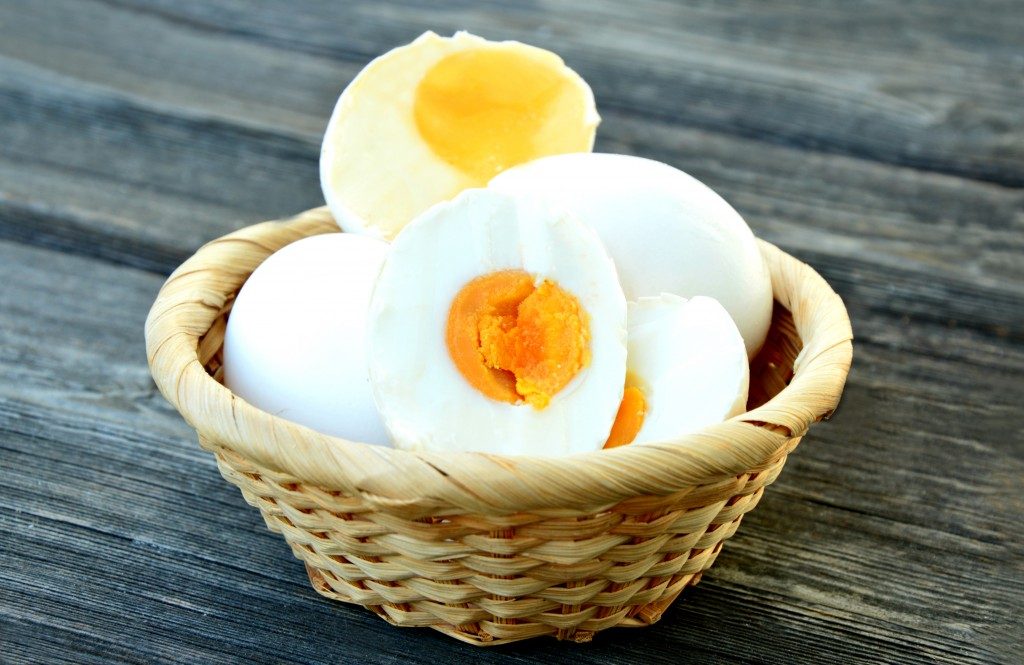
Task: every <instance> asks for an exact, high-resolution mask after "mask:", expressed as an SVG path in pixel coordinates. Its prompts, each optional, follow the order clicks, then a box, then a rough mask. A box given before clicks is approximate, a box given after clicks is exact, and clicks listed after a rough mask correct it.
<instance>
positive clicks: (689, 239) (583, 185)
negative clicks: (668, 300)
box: [488, 153, 772, 357]
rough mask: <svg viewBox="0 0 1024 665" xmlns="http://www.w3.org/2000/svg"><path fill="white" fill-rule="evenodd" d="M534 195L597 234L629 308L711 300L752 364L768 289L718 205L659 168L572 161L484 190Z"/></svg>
mask: <svg viewBox="0 0 1024 665" xmlns="http://www.w3.org/2000/svg"><path fill="white" fill-rule="evenodd" d="M488 188H489V189H494V190H497V191H501V192H506V193H509V194H518V195H528V196H539V197H543V198H544V199H545V200H548V201H550V202H552V203H553V204H555V205H558V206H559V207H562V208H564V209H566V210H569V211H570V212H573V213H575V214H576V215H578V216H579V218H580V219H581V220H582V221H583V222H584V223H585V224H587V225H588V226H590V227H591V228H593V229H594V230H596V231H597V233H598V235H600V236H601V240H602V241H604V243H605V246H606V247H607V248H608V251H609V253H610V254H611V256H612V258H613V259H614V261H615V265H616V267H617V268H618V271H619V278H620V280H621V282H622V289H623V291H624V292H625V294H626V298H627V299H629V300H635V299H637V298H640V297H644V296H657V295H659V294H661V293H674V294H676V295H679V296H683V297H686V298H689V297H693V296H698V295H705V296H710V297H712V298H715V299H716V300H718V301H719V302H720V303H721V304H722V305H723V306H724V307H725V309H726V310H727V311H728V312H729V314H730V315H731V316H732V317H733V320H734V321H735V322H736V325H737V327H738V328H739V329H740V333H741V334H742V335H743V339H744V342H745V345H746V349H747V354H748V356H749V357H753V356H754V354H755V353H756V352H757V351H758V349H760V348H761V345H762V344H763V343H764V339H765V335H766V334H767V332H768V326H769V324H770V323H771V313H772V285H771V278H770V276H769V274H768V270H767V267H766V266H765V263H764V260H763V259H762V257H761V253H760V251H759V249H758V246H757V242H756V240H755V238H754V235H753V233H751V231H750V228H749V227H748V226H747V224H746V222H744V221H743V218H742V217H740V215H739V214H738V213H737V212H736V211H735V210H734V209H733V208H732V206H730V205H729V204H728V203H726V202H725V200H724V199H722V197H720V196H719V195H718V194H716V193H715V192H713V191H712V190H711V189H709V188H708V187H707V186H706V185H704V184H703V183H701V182H700V181H698V180H696V179H695V178H693V177H691V176H689V175H687V174H686V173H683V172H682V171H680V170H678V169H675V168H673V167H671V166H669V165H667V164H663V163H661V162H656V161H653V160H649V159H643V158H640V157H632V156H628V155H611V154H601V153H576V154H566V155H554V156H551V157H543V158H541V159H537V160H534V161H532V162H527V163H526V164H521V165H519V166H516V167H513V168H511V169H509V170H507V171H505V172H503V173H499V174H498V175H497V176H495V177H494V179H492V180H491V182H490V183H489V184H488Z"/></svg>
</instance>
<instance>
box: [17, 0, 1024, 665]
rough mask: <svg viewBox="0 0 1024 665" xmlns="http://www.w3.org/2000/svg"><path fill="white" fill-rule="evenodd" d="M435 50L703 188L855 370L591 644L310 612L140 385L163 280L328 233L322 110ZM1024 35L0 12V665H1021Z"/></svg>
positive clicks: (860, 20) (504, 11)
mask: <svg viewBox="0 0 1024 665" xmlns="http://www.w3.org/2000/svg"><path fill="white" fill-rule="evenodd" d="M460 27H466V28H469V29H472V30H475V31H478V32H481V33H483V34H485V35H487V36H490V37H498V38H500V37H512V38H519V39H524V40H526V41H530V42H533V43H538V44H540V45H544V46H548V47H549V48H552V49H553V50H555V51H557V52H559V53H561V54H563V55H564V56H565V57H566V58H567V60H568V61H569V62H570V64H572V65H573V66H574V67H576V68H577V69H578V70H580V71H581V72H582V73H583V74H584V75H585V76H586V77H587V78H588V80H590V82H591V83H592V85H593V86H594V88H595V92H596V93H597V97H598V102H599V105H600V106H601V108H602V113H603V115H604V118H605V122H604V124H603V126H602V128H601V132H600V134H601V136H600V139H599V144H598V147H599V149H602V150H610V151H618V152H630V153H637V154H642V155H645V156H650V157H655V158H658V159H662V160H664V161H667V162H669V163H673V164H675V165H677V166H680V167H681V168H683V169H685V170H687V171H689V172H691V173H693V174H694V175H696V176H697V177H699V178H701V179H702V180H705V181H706V182H708V183H709V184H710V185H711V186H713V187H714V188H715V189H716V190H718V191H720V192H721V193H723V195H725V196H726V198H728V199H729V200H730V201H731V202H733V204H734V205H736V207H737V208H738V209H739V210H740V211H741V212H742V213H743V214H744V216H745V217H746V218H747V219H748V221H749V222H750V223H751V225H752V226H753V227H754V228H755V230H756V231H757V232H758V234H759V235H761V236H763V237H765V238H767V239H769V240H772V241H773V242H776V243H778V244H780V245H782V246H783V247H784V248H785V249H787V250H788V251H792V252H794V253H795V254H797V255H798V256H800V257H802V258H805V259H807V260H809V261H810V262H811V263H812V264H813V265H814V266H815V267H817V268H818V269H819V270H820V271H821V272H822V273H823V274H824V275H825V276H826V277H827V278H828V279H829V281H830V282H831V283H832V284H833V285H835V286H836V288H837V289H838V290H839V291H840V293H841V294H842V295H843V296H844V298H845V299H846V301H847V303H848V305H849V307H850V312H851V316H852V318H853V321H854V328H855V333H856V335H857V343H856V359H855V364H854V368H853V372H852V373H851V376H850V382H849V385H848V388H847V391H846V394H845V396H844V402H843V405H842V407H841V409H840V411H839V413H838V414H837V416H836V417H835V419H834V420H833V421H832V422H830V423H826V424H823V425H821V426H819V427H816V428H815V429H814V431H813V433H812V435H811V436H810V437H809V438H808V440H807V441H806V442H805V443H804V444H803V445H802V447H801V448H800V449H799V450H798V452H797V454H795V455H794V456H792V457H791V459H790V461H789V463H788V465H787V469H786V470H785V473H784V474H783V475H782V477H781V478H780V480H779V481H778V482H777V483H776V484H775V485H774V486H773V487H772V488H771V489H770V490H769V492H768V493H767V495H766V497H765V499H764V501H763V502H762V504H761V506H760V507H759V509H758V510H757V511H755V512H754V513H753V514H751V515H750V516H749V517H748V519H747V520H746V521H745V522H744V525H743V528H741V529H740V532H739V534H738V536H737V537H736V538H734V539H733V540H731V541H730V542H729V544H728V545H727V546H726V549H725V551H724V553H723V554H722V556H721V557H719V559H718V561H717V563H716V566H715V568H713V569H712V571H711V573H710V574H709V575H708V576H707V577H706V578H705V580H704V582H702V584H701V585H700V586H699V587H698V588H697V589H694V590H691V591H689V592H688V593H687V595H686V596H685V597H684V598H683V599H682V600H681V601H680V602H679V603H678V604H677V605H676V607H674V608H673V609H672V610H671V611H670V612H669V613H668V614H667V615H666V617H665V619H664V620H663V622H662V623H661V624H660V625H659V626H658V627H657V628H654V629H649V630H644V631H634V632H625V631H616V632H613V633H610V634H606V635H601V636H599V637H598V638H597V640H596V643H595V644H594V645H591V646H590V647H582V648H581V647H577V646H572V645H559V644H554V643H552V642H550V641H540V642H531V643H526V644H520V645H514V646H512V647H510V648H505V649H502V650H500V651H488V652H480V651H477V650H472V649H470V648H468V647H463V646H461V645H458V644H454V643H452V642H451V641H450V640H448V639H447V638H443V637H441V636H438V635H435V634H434V633H432V632H431V631H422V630H418V631H400V630H397V629H393V628H391V627H388V626H386V625H385V624H383V623H382V622H381V621H380V620H379V619H377V618H376V617H374V616H372V615H370V614H369V613H368V612H365V611H362V610H360V609H358V608H351V607H348V606H343V605H340V604H335V603H330V602H328V601H325V600H323V599H320V598H319V597H318V596H316V595H315V594H314V593H313V592H312V590H311V589H310V588H309V586H308V583H307V582H306V580H305V575H304V573H303V571H302V569H301V566H300V565H299V564H298V562H296V561H295V560H294V559H292V558H291V556H290V554H289V552H288V548H287V547H286V545H285V544H284V543H283V541H282V540H281V539H280V538H278V537H277V536H275V535H273V534H270V533H268V532H267V531H266V530H265V529H264V528H263V524H262V521H261V520H260V519H259V517H258V515H257V514H256V512H255V511H253V510H252V509H251V508H249V507H248V506H246V505H245V504H244V503H243V502H242V500H241V499H240V497H239V496H238V495H237V492H236V491H235V490H234V489H233V488H231V487H230V486H229V485H228V484H227V483H225V482H224V481H223V480H221V479H220V478H219V477H218V475H217V474H216V471H215V467H214V465H213V463H212V460H211V459H210V458H209V456H208V455H207V454H206V453H204V452H203V451H201V450H200V449H199V448H198V446H197V445H196V444H195V443H194V438H193V434H192V433H191V432H190V431H189V429H188V427H187V426H186V425H185V424H184V423H183V422H182V421H181V420H180V418H179V417H178V416H177V414H175V413H174V412H173V410H172V409H171V408H170V407H169V406H168V405H167V404H166V403H165V402H164V401H163V400H162V398H161V397H160V396H159V395H158V394H157V393H156V391H155V389H154V388H153V386H152V383H151V381H150V380H149V377H148V372H147V370H146V367H145V359H144V354H143V350H142V342H141V327H142V320H143V317H144V316H145V311H146V309H147V308H148V305H149V303H150V302H151V300H152V298H153V296H154V295H155V293H156V289H157V288H158V286H159V282H160V278H159V277H158V276H157V275H154V274H153V273H158V274H164V273H166V272H169V271H170V270H171V269H172V268H173V267H174V266H175V265H177V264H178V263H179V262H180V260H181V259H182V258H184V257H185V256H186V255H188V254H189V253H191V251H193V250H194V249H195V247H196V246H198V245H199V244H201V243H202V242H203V241H205V240H207V239H209V238H212V237H214V236H217V235H220V234H222V233H224V232H226V231H228V230H231V229H233V228H237V227H238V226H241V225H244V224H247V223H251V222H254V221H257V220H260V219H264V218H268V217H276V216H282V215H287V214H290V213H292V212H295V211H298V210H301V209H303V208H306V207H310V206H313V205H318V204H319V203H320V201H321V199H320V194H319V191H318V187H317V184H316V155H317V149H318V144H319V138H320V137H319V134H320V131H321V129H322V127H323V124H324V123H325V121H326V117H327V113H328V112H329V109H330V107H331V105H332V104H333V101H334V97H335V96H336V94H337V92H338V90H339V89H340V88H341V87H342V86H343V85H344V83H345V82H347V81H348V80H349V79H350V78H351V77H352V76H353V75H354V73H355V72H356V71H357V70H358V69H359V67H361V66H362V65H363V64H364V63H365V62H366V61H367V60H368V59H369V58H370V57H372V56H374V55H376V54H377V53H379V52H381V51H383V50H385V49H386V48H389V47H391V46H393V45H395V44H399V43H402V42H405V41H408V40H409V39H410V38H412V37H414V36H415V35H416V34H418V33H419V32H420V31H422V30H423V29H426V28H433V29H436V30H439V31H442V32H447V31H451V30H453V29H455V28H460ZM1022 31H1024V8H1022V7H1021V5H1020V4H1019V3H1016V2H1012V1H1005V2H985V3H970V4H968V3H957V2H954V3H942V4H936V3H897V4H890V5H877V4H872V5H871V6H870V8H868V7H864V6H861V3H847V2H828V3H817V4H816V5H815V6H813V7H811V6H807V5H806V4H805V3H796V2H784V3H773V4H772V6H771V7H768V6H766V5H764V4H763V3H759V2H756V1H755V0H735V1H733V2H729V3H724V4H723V3H716V4H715V5H695V6H682V5H679V4H678V3H666V2H658V1H648V0H639V1H638V2H633V3H628V4H626V5H622V4H621V3H615V2H610V1H608V2H605V1H603V0H601V1H598V2H587V3H558V4H554V3H541V4H540V5H533V4H526V5H509V4H505V3H489V2H478V3H444V4H439V3H422V2H417V1H413V0H409V1H403V2H392V3H387V4H385V3H355V4H351V3H349V4H330V3H325V4H313V3H303V5H302V6H300V7H295V6H294V5H292V4H289V5H280V6H261V7H260V10H259V11H253V7H252V5H251V4H249V3H242V2H238V1H236V0H212V1H211V2H203V3H196V2H173V3H172V2H167V1H166V0H144V1H139V2H130V3H129V2H122V1H121V0H108V1H94V0H86V1H82V2H69V1H67V2H66V1H64V0H54V1H53V2H46V3H30V2H7V3H2V4H0V136H2V137H3V140H2V141H0V487H3V488H4V489H3V491H0V660H3V661H4V662H57V661H61V660H69V659H73V660H74V661H75V662H108V661H110V660H118V661H124V662H152V661H155V660H159V661H168V660H170V661H182V662H186V661H187V662H237V661H239V660H243V661H263V662H284V661H300V662H334V661H339V660H340V661H342V662H355V661H357V662H399V661H401V662H447V661H452V660H466V659H473V660H474V661H480V662H496V661H505V660H511V661H536V660H542V661H544V662H553V663H568V662H655V663H674V662H678V660H679V659H680V657H681V656H682V657H683V658H684V659H692V660H699V661H704V662H737V661H759V662H765V661H767V662H820V663H826V662H827V663H834V662H855V661H873V662H879V661H881V662H900V663H905V662H934V661H944V662H965V663H968V662H1007V663H1011V662H1020V661H1022V660H1024V647H1022V644H1021V643H1020V639H1019V635H1020V630H1021V626H1022V625H1024V599H1022V597H1021V595H1020V593H1019V589H1021V588H1024V568H1022V567H1021V561H1024V525H1022V523H1021V522H1020V519H1019V516H1020V515H1021V514H1024V503H1022V499H1021V498H1020V496H1019V485H1020V481H1021V478H1024V431H1022V430H1021V428H1020V424H1019V408H1020V405H1019V401H1020V388H1019V386H1020V385H1021V384H1022V380H1024V260H1022V257H1024V189H1022V188H1021V186H1022V185H1024V117H1022V116H1021V115H1020V114H1019V112H1018V110H1019V109H1020V108H1021V107H1022V106H1024V86H1021V85H1020V81H1021V80H1024V57H1022V55H1021V43H1020V34H1022ZM3 239H7V240H9V241H11V240H12V241H14V242H13V243H12V242H2V240H3ZM31 245H35V246H36V247H38V248H44V249H32V248H30V247H29V246H31ZM45 248H50V249H53V250H57V251H49V250H48V249H45ZM71 254H78V255H80V256H78V257H75V256H71ZM116 264H120V265H122V266H129V267H130V268H126V267H116ZM131 268H139V269H141V271H140V270H136V269H131ZM143 271H149V272H148V273H147V272H143Z"/></svg>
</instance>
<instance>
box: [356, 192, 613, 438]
mask: <svg viewBox="0 0 1024 665" xmlns="http://www.w3.org/2000/svg"><path fill="white" fill-rule="evenodd" d="M368 340H369V347H368V364H369V371H370V379H371V385H372V388H373V392H374V397H375V399H376V402H377V406H378V408H379V410H380V413H381V416H382V418H383V420H384V423H385V425H386V427H387V428H388V431H389V432H390V433H391V436H392V438H393V440H394V442H395V445H396V446H397V447H400V448H405V449H409V450H425V449H426V450H451V451H481V452H490V453H502V454H511V455H564V454H569V453H575V452H584V451H590V450H597V449H599V448H601V447H602V446H603V445H604V443H605V441H606V439H607V437H608V433H609V431H610V430H611V427H612V423H613V421H614V420H615V417H616V414H617V412H618V410H619V406H620V402H621V400H622V395H623V388H624V380H625V375H626V300H625V297H624V296H623V294H622V288H621V287H620V286H619V281H618V277H617V275H616V272H615V267H614V264H613V263H612V260H611V259H610V258H609V256H608V253H607V252H606V251H605V249H604V247H603V245H602V244H601V241H600V240H599V239H598V237H597V234H596V233H594V232H593V231H592V230H590V229H588V228H586V227H585V226H583V224H582V223H580V222H579V221H578V220H577V219H576V218H574V217H572V216H570V215H568V214H566V213H563V212H560V211H557V210H554V209H551V208H549V207H540V206H537V205H535V204H534V203H533V202H532V201H531V200H530V199H528V198H523V197H511V196H508V195H505V194H500V193H498V192H493V191H488V190H483V189H472V190H467V191H465V192H463V193H462V194H460V195H458V196H457V197H456V198H455V199H453V200H452V201H450V202H446V203H442V204H439V205H438V206H436V207H434V208H432V209H431V210H429V211H427V212H426V213H425V214H423V215H422V216H420V217H418V218H417V219H416V220H415V221H413V222H412V223H411V224H410V225H409V226H407V227H406V228H405V230H404V231H403V232H402V233H401V234H400V235H399V236H398V237H397V238H396V239H395V241H394V243H393V244H392V247H391V251H390V252H389V254H388V257H387V258H386V259H385V261H384V265H383V268H382V269H381V273H380V276H379V278H378V280H377V284H376V286H375V288H374V291H373V295H372V297H371V300H370V312H369V320H368Z"/></svg>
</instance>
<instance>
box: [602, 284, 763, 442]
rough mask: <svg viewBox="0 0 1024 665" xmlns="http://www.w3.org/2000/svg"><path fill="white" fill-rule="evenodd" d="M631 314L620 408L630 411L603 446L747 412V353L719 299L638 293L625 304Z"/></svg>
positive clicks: (657, 437)
mask: <svg viewBox="0 0 1024 665" xmlns="http://www.w3.org/2000/svg"><path fill="white" fill-rule="evenodd" d="M627 320H628V362H627V366H628V373H627V379H626V386H627V388H626V399H624V400H623V403H622V408H621V409H620V412H621V411H622V409H625V410H626V412H625V413H621V414H620V416H619V418H618V419H617V421H616V428H613V430H612V436H610V437H609V441H608V444H607V445H606V446H605V447H606V448H613V447H616V446H619V445H625V444H627V443H634V444H644V443H652V442H659V441H671V440H674V439H677V438H679V437H681V436H683V435H686V434H689V433H691V432H695V431H697V430H699V429H702V428H704V427H707V426H709V425H713V424H715V423H718V422H721V421H723V420H726V419H728V418H731V417H732V416H735V415H737V414H740V413H743V411H744V410H745V407H746V403H747V390H748V386H749V381H750V370H749V366H748V364H747V353H746V349H745V347H744V345H743V338H742V337H741V336H740V333H739V330H738V329H737V328H736V324H735V323H734V322H733V320H732V318H731V317H730V316H729V313H728V312H726V311H725V308H724V307H722V305H721V304H719V303H718V301H716V300H714V299H712V298H708V297H704V296H697V297H694V298H691V299H689V300H687V299H685V298H680V297H679V296H675V295H671V294H662V295H661V296H659V297H656V298H655V297H645V298H640V299H639V300H638V301H636V302H630V303H629V304H628V316H627ZM631 393H632V394H631ZM637 410H639V412H640V413H639V415H637V413H636V411H637Z"/></svg>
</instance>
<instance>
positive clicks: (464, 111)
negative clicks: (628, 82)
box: [413, 44, 587, 185]
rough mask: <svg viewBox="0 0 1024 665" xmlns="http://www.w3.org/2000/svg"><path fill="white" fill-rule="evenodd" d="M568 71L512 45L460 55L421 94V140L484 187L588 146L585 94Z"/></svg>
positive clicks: (416, 109) (416, 107) (431, 76)
mask: <svg viewBox="0 0 1024 665" xmlns="http://www.w3.org/2000/svg"><path fill="white" fill-rule="evenodd" d="M578 86H579V84H578V82H574V81H573V80H572V79H571V78H569V77H568V76H567V75H566V73H565V71H563V68H561V66H560V65H559V66H557V67H556V66H554V65H553V64H552V63H551V62H550V61H548V60H546V59H542V58H541V57H540V56H538V55H537V54H533V53H531V52H529V51H524V50H523V49H522V48H519V49H517V48H515V47H513V46H511V45H501V44H498V45H495V46H492V47H489V48H481V49H473V50H468V51H460V52H458V53H454V54H452V55H449V56H447V57H445V58H443V59H442V60H440V61H439V62H438V63H437V64H435V65H434V66H433V67H431V69H430V70H429V71H428V72H427V73H426V75H425V76H424V77H423V79H422V80H421V81H420V83H419V86H418V87H417V89H416V94H415V101H414V104H413V115H414V117H415V120H416V127H417V129H418V130H419V132H420V135H421V136H422V137H423V139H424V140H425V141H426V142H427V144H428V145H429V146H430V148H431V149H432V150H433V151H434V152H435V153H436V154H437V155H438V156H439V157H440V158H441V159H443V160H444V161H446V162H448V163H449V164H451V165H452V166H454V167H456V168H457V169H459V170H460V171H462V172H463V173H464V174H466V175H468V176H469V177H470V178H472V179H474V180H475V181H476V182H477V184H480V185H483V184H486V183H487V181H488V180H490V179H491V178H492V177H493V176H495V175H497V174H498V173H500V172H501V171H503V170H505V169H507V168H509V167H511V166H515V165H516V164H521V163H523V162H527V161H530V160H531V159H536V158H537V157H541V156H543V155H552V154H558V153H562V152H576V151H579V150H584V149H587V146H585V145H582V144H581V143H580V141H581V139H580V136H579V132H580V129H579V125H580V118H582V117H583V116H584V103H585V102H584V96H583V95H581V94H579V90H578Z"/></svg>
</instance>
